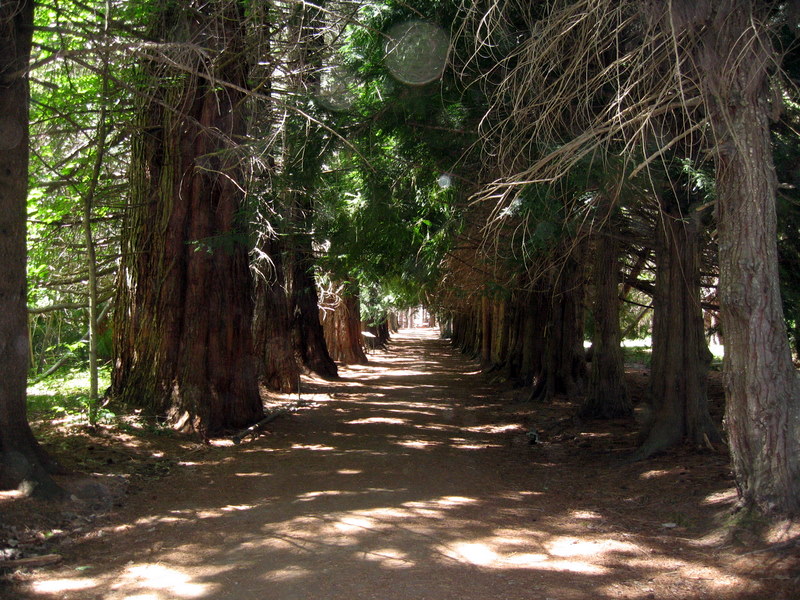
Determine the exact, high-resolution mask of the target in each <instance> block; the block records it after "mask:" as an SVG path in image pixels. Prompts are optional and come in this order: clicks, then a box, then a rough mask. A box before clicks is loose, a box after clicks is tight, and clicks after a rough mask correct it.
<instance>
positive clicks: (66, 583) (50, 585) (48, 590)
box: [32, 577, 97, 594]
mask: <svg viewBox="0 0 800 600" xmlns="http://www.w3.org/2000/svg"><path fill="white" fill-rule="evenodd" d="M96 585H97V581H96V580H94V579H92V578H90V577H85V578H81V579H45V580H44V581H34V582H33V586H32V588H33V591H34V592H37V593H39V594H58V593H61V592H67V591H76V590H88V589H91V588H93V587H95V586H96Z"/></svg>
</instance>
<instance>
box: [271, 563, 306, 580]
mask: <svg viewBox="0 0 800 600" xmlns="http://www.w3.org/2000/svg"><path fill="white" fill-rule="evenodd" d="M311 574H312V572H311V571H309V570H308V569H304V568H303V567H298V566H297V565H291V566H288V567H284V568H283V569H279V570H278V571H273V572H272V573H270V574H269V579H270V580H276V581H291V580H293V579H300V578H301V577H308V576H309V575H311Z"/></svg>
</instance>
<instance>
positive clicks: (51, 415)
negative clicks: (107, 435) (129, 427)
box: [28, 365, 115, 422]
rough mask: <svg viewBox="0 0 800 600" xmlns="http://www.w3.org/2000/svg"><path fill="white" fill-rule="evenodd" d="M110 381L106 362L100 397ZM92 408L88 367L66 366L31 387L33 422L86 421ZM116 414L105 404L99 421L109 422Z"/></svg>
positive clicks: (100, 411) (30, 410)
mask: <svg viewBox="0 0 800 600" xmlns="http://www.w3.org/2000/svg"><path fill="white" fill-rule="evenodd" d="M110 384H111V367H110V366H109V365H106V366H103V367H101V369H100V372H99V381H98V389H99V390H100V395H101V396H102V394H103V391H104V390H106V389H107V388H108V386H109V385H110ZM89 408H90V407H89V370H88V369H87V368H86V367H70V368H65V369H63V370H60V371H58V372H56V373H54V374H53V375H51V376H49V377H47V378H46V379H43V380H42V381H39V382H36V383H31V384H30V385H29V386H28V416H29V418H30V419H31V420H32V421H36V420H48V419H66V420H69V421H73V420H74V421H76V422H80V421H87V420H88V418H89ZM114 416H115V415H114V414H113V413H111V412H110V411H108V410H106V409H104V408H102V407H101V408H100V409H99V411H98V420H99V421H101V422H102V421H109V420H111V419H113V418H114Z"/></svg>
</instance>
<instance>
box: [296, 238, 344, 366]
mask: <svg viewBox="0 0 800 600" xmlns="http://www.w3.org/2000/svg"><path fill="white" fill-rule="evenodd" d="M293 254H294V256H293V260H292V280H291V281H292V285H291V289H292V297H291V299H292V306H293V312H294V315H293V317H294V318H293V322H292V329H293V332H294V344H295V350H296V351H297V353H298V355H299V356H300V360H301V362H302V364H303V366H305V367H306V368H307V369H309V370H310V371H312V372H314V373H316V374H317V375H319V376H320V377H326V378H329V379H336V378H338V377H339V371H338V369H337V368H336V363H335V362H333V359H332V358H331V356H330V353H329V352H328V346H327V344H326V343H325V333H324V331H323V329H322V323H320V320H319V296H318V294H317V284H316V281H315V280H314V273H313V269H314V260H313V254H312V251H311V239H310V238H309V237H308V236H307V235H302V234H301V235H300V236H299V237H298V238H296V239H295V249H294V253H293Z"/></svg>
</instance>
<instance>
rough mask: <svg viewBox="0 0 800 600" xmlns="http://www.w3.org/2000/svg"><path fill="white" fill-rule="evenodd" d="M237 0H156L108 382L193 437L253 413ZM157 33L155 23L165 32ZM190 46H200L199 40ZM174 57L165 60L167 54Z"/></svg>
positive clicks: (258, 409) (258, 408) (256, 412)
mask: <svg viewBox="0 0 800 600" xmlns="http://www.w3.org/2000/svg"><path fill="white" fill-rule="evenodd" d="M241 10H242V9H241V4H240V3H238V2H233V1H229V0H215V1H213V2H203V3H197V5H195V4H194V3H184V4H180V5H172V4H169V5H161V4H160V3H155V4H154V8H153V12H152V14H151V15H150V17H149V18H150V23H151V27H150V33H151V35H152V36H154V38H155V40H156V42H164V45H163V46H156V47H157V49H160V50H163V51H164V52H166V53H169V52H170V51H171V50H174V51H175V53H174V54H166V55H162V54H155V55H151V57H150V60H149V62H148V63H147V64H146V66H145V68H144V72H143V74H142V75H143V79H144V85H145V86H147V87H149V88H150V89H148V90H147V91H145V89H143V90H142V100H143V102H142V106H141V110H140V115H141V119H142V121H141V123H140V129H139V132H138V134H137V137H136V139H135V141H134V147H133V158H132V165H131V206H130V208H129V211H128V214H127V216H126V223H125V231H124V235H125V238H124V248H123V260H122V267H121V272H120V292H119V295H118V298H117V308H116V313H115V316H116V319H115V321H116V322H115V332H114V334H115V365H114V374H113V383H112V385H113V393H114V395H115V396H117V397H118V398H119V399H120V400H121V401H123V402H124V403H125V404H128V405H130V406H134V407H140V408H143V409H145V410H146V411H147V412H148V413H150V414H154V415H156V416H160V417H163V418H166V420H167V422H168V423H169V424H170V425H172V426H173V427H175V428H177V429H180V430H185V431H192V432H195V433H197V434H199V435H200V436H202V437H208V436H210V435H213V434H218V433H220V432H222V431H224V430H227V429H231V428H238V427H242V426H245V425H248V424H250V423H253V422H255V421H257V420H258V419H259V418H260V416H261V415H262V413H263V408H262V404H261V400H260V397H259V393H258V386H257V380H256V369H255V364H254V355H253V348H252V333H251V326H252V316H253V305H252V296H251V294H252V285H251V278H250V273H249V265H248V250H249V248H248V246H249V244H248V236H247V228H246V226H247V222H246V219H245V218H244V215H243V214H242V208H243V194H242V187H241V182H242V181H243V177H242V173H241V156H240V155H239V152H238V146H239V144H240V142H241V140H242V136H243V135H244V133H245V128H244V119H243V116H244V115H243V109H244V105H243V101H244V98H245V97H246V86H247V77H248V69H247V66H248V61H247V60H246V55H245V52H244V41H245V40H244V33H245V24H244V15H243V14H242V12H241ZM164 36H166V37H164ZM198 50H202V51H198ZM173 65H175V66H173Z"/></svg>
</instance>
